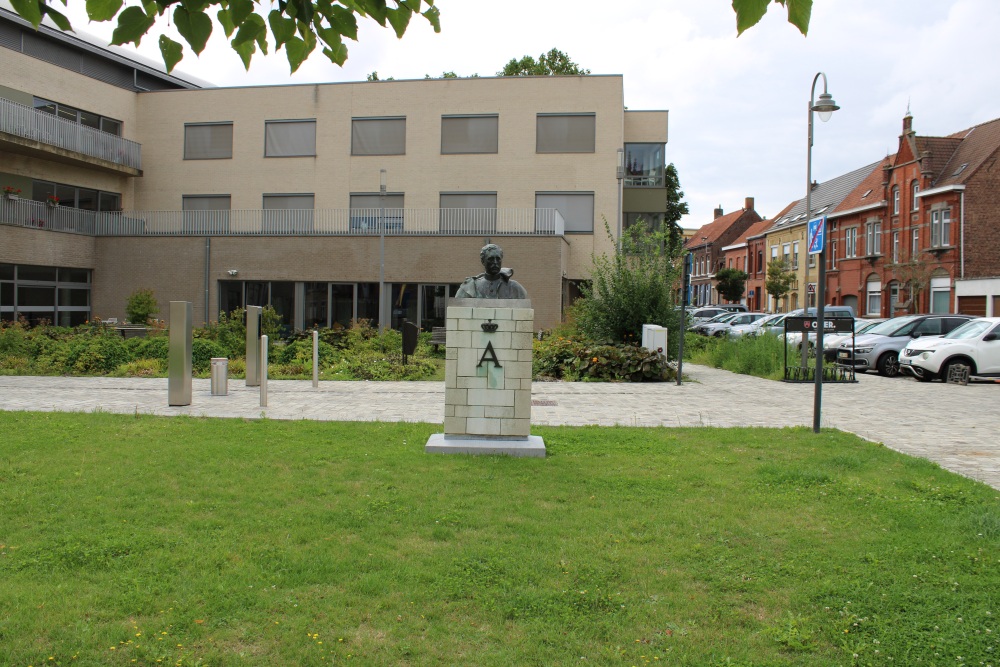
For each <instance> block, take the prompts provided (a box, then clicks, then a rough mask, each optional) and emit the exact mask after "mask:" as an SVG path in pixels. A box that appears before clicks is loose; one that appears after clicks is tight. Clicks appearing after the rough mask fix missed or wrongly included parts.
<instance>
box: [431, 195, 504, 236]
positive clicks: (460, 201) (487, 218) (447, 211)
mask: <svg viewBox="0 0 1000 667" xmlns="http://www.w3.org/2000/svg"><path fill="white" fill-rule="evenodd" d="M440 201H441V214H440V216H441V217H440V223H439V224H440V230H441V231H442V232H443V233H446V234H486V233H494V232H496V228H497V193H495V192H452V193H441V200H440Z"/></svg>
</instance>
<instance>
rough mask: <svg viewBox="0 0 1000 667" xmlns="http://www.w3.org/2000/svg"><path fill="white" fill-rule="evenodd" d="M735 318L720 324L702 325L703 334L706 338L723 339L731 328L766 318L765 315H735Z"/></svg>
mask: <svg viewBox="0 0 1000 667" xmlns="http://www.w3.org/2000/svg"><path fill="white" fill-rule="evenodd" d="M734 315H735V317H731V318H729V319H727V320H724V321H720V322H713V323H711V324H703V325H701V333H703V334H705V335H706V336H715V337H717V338H722V337H723V336H725V335H726V331H728V330H729V328H730V327H733V326H736V325H743V324H752V323H753V322H756V321H757V320H759V319H760V318H762V317H764V313H734Z"/></svg>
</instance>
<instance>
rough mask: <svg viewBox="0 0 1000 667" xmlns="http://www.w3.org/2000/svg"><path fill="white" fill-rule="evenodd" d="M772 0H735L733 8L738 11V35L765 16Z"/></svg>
mask: <svg viewBox="0 0 1000 667" xmlns="http://www.w3.org/2000/svg"><path fill="white" fill-rule="evenodd" d="M770 2H771V0H733V9H734V10H735V11H736V35H737V37H738V36H740V35H742V34H743V31H745V30H746V29H748V28H752V27H753V26H755V25H757V24H758V23H759V22H760V20H761V19H762V18H764V14H766V13H767V6H768V4H770Z"/></svg>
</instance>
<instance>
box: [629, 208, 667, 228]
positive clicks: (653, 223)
mask: <svg viewBox="0 0 1000 667" xmlns="http://www.w3.org/2000/svg"><path fill="white" fill-rule="evenodd" d="M622 215H623V216H624V220H623V222H622V224H623V225H624V226H625V229H628V228H630V227H632V226H633V225H637V224H639V223H642V224H643V225H645V227H646V229H647V230H648V231H651V232H658V231H660V230H661V229H663V222H664V220H666V217H667V214H666V213H623V214H622Z"/></svg>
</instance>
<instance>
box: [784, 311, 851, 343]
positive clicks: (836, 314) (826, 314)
mask: <svg viewBox="0 0 1000 667" xmlns="http://www.w3.org/2000/svg"><path fill="white" fill-rule="evenodd" d="M816 315H817V310H816V308H797V309H796V310H793V311H791V312H789V313H788V317H816ZM853 317H854V309H853V308H851V307H850V306H824V307H823V319H824V320H839V319H849V318H853ZM785 338H786V339H787V340H788V344H789V345H792V346H794V347H796V348H798V347H799V346H800V345H801V344H802V334H801V333H798V332H794V333H789V334H785ZM809 347H810V349H812V348H814V347H816V334H815V333H810V334H809ZM823 347H826V333H824V335H823Z"/></svg>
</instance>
